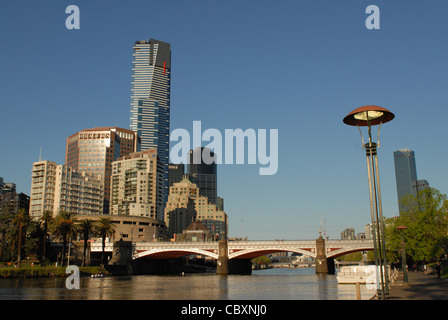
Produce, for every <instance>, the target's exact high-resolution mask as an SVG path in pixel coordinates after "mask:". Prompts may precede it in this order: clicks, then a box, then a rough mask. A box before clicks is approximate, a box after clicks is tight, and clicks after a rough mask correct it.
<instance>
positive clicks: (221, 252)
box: [216, 239, 229, 274]
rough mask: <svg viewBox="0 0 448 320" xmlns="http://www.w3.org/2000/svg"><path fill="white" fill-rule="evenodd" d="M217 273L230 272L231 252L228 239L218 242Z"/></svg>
mask: <svg viewBox="0 0 448 320" xmlns="http://www.w3.org/2000/svg"><path fill="white" fill-rule="evenodd" d="M216 273H217V274H228V273H229V253H228V250H227V240H224V239H223V240H219V242H218V261H217V263H216Z"/></svg>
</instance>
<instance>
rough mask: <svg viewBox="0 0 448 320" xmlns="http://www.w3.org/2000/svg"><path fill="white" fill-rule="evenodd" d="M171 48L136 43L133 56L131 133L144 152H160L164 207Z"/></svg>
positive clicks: (162, 44)
mask: <svg viewBox="0 0 448 320" xmlns="http://www.w3.org/2000/svg"><path fill="white" fill-rule="evenodd" d="M170 91H171V47H170V44H169V43H166V42H162V41H159V40H155V39H150V40H143V41H136V42H135V44H134V46H133V54H132V84H131V114H130V129H131V130H133V131H134V132H136V133H137V134H138V135H139V136H140V138H141V150H142V151H144V150H148V149H151V148H157V155H158V157H159V159H160V161H161V163H162V165H163V179H162V183H163V204H164V205H165V203H166V201H167V199H168V162H169V134H170Z"/></svg>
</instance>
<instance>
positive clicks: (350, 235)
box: [341, 228, 356, 240]
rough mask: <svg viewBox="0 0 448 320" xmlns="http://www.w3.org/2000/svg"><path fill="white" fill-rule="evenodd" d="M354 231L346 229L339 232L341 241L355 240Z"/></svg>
mask: <svg viewBox="0 0 448 320" xmlns="http://www.w3.org/2000/svg"><path fill="white" fill-rule="evenodd" d="M355 239H356V237H355V229H353V228H347V229H345V230H344V231H342V232H341V240H355Z"/></svg>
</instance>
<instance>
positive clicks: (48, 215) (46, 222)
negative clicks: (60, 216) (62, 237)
mask: <svg viewBox="0 0 448 320" xmlns="http://www.w3.org/2000/svg"><path fill="white" fill-rule="evenodd" d="M39 220H40V221H41V222H42V224H43V226H42V227H43V228H42V229H43V244H42V259H41V264H42V265H44V264H45V260H46V258H47V257H46V256H47V240H48V227H49V226H50V225H51V224H52V223H53V222H54V218H53V213H52V212H51V211H48V210H46V211H44V213H43V214H42V216H41V217H40V218H39Z"/></svg>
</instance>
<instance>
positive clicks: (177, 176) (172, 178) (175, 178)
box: [168, 163, 185, 187]
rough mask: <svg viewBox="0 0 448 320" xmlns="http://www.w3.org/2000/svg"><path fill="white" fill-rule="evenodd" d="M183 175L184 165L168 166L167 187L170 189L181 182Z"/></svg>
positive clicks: (171, 164)
mask: <svg viewBox="0 0 448 320" xmlns="http://www.w3.org/2000/svg"><path fill="white" fill-rule="evenodd" d="M184 175H185V165H184V164H173V163H170V164H169V165H168V186H169V187H171V186H172V185H173V184H175V183H178V182H181V181H182V179H183V178H184Z"/></svg>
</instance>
